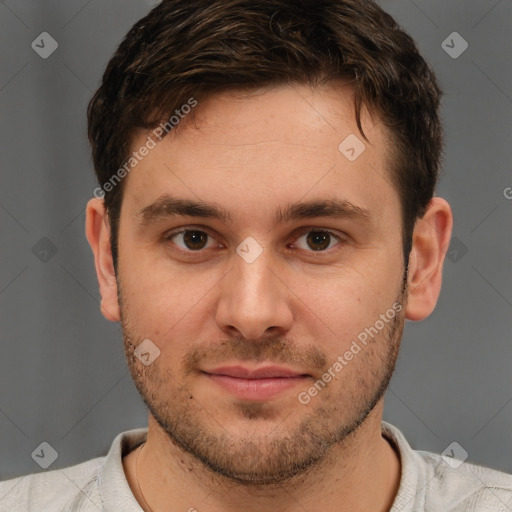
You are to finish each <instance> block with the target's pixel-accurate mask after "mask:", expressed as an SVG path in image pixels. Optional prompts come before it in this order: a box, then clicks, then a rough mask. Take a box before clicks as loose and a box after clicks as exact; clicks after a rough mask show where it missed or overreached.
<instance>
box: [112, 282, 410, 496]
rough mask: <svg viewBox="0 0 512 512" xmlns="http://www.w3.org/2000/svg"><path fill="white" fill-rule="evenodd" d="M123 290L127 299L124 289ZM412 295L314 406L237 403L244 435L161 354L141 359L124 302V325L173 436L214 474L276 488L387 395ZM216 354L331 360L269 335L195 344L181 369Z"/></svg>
mask: <svg viewBox="0 0 512 512" xmlns="http://www.w3.org/2000/svg"><path fill="white" fill-rule="evenodd" d="M405 279H406V277H405ZM118 284H119V283H118ZM118 289H119V290H120V288H118ZM119 295H120V297H119V298H120V299H121V292H119ZM406 299H407V297H406V294H405V288H404V287H402V290H401V292H400V293H399V294H398V296H397V299H396V302H395V303H398V304H402V306H403V307H402V309H401V311H400V312H398V313H397V314H396V316H395V317H394V318H393V319H392V320H390V321H389V323H387V324H386V325H385V327H384V329H383V330H382V331H381V332H380V333H379V335H378V336H376V337H375V339H373V340H371V341H369V342H368V344H367V345H366V346H364V347H363V348H362V350H361V351H360V353H358V354H357V355H355V357H354V359H355V361H352V362H350V363H349V364H348V365H347V367H346V368H344V369H343V370H342V371H341V372H340V375H339V377H340V379H341V383H340V384H338V383H337V379H335V380H333V381H332V382H331V383H330V384H328V385H327V386H326V387H325V388H324V389H323V390H322V391H321V392H319V394H318V395H317V396H316V397H314V398H312V400H311V404H310V405H311V407H310V406H307V407H306V406H304V405H302V404H300V403H299V401H298V400H297V402H296V403H297V405H296V407H297V408H296V409H295V410H293V411H290V413H289V414H288V415H284V416H283V414H282V411H280V410H278V408H277V407H276V406H272V404H265V403H256V402H247V401H234V402H233V409H234V413H236V415H237V420H240V419H241V418H243V419H244V420H245V421H246V422H247V428H245V429H244V433H245V437H241V436H238V437H236V436H234V435H233V434H232V433H230V432H229V425H224V424H223V423H225V422H226V418H223V417H216V414H215V407H214V405H212V404H209V403H208V404H200V403H199V402H198V401H197V399H195V398H194V396H193V393H191V392H190V390H189V389H188V386H187V385H186V384H184V380H183V379H182V380H180V379H181V376H177V375H173V374H172V373H171V372H170V370H169V369H165V368H161V366H160V365H159V364H158V363H159V361H158V359H157V360H156V361H155V362H154V363H153V364H151V365H150V366H144V365H142V364H141V362H140V361H138V359H137V358H136V356H135V354H134V350H135V348H136V346H137V345H138V344H139V343H140V342H141V341H142V339H144V338H143V337H140V336H137V335H136V334H135V332H136V330H135V329H134V328H133V327H132V326H131V324H130V321H129V318H128V316H127V314H126V309H125V307H124V305H122V301H121V300H120V304H121V309H122V311H123V315H122V320H121V325H122V330H123V337H124V346H125V352H126V357H127V361H128V365H129V368H130V372H131V374H132V378H133V380H134V383H135V386H136V387H137V389H138V391H139V393H140V395H141V396H142V399H143V400H144V402H145V404H146V406H147V408H148V410H149V412H150V414H151V415H152V416H153V418H154V419H155V421H156V422H157V423H158V424H159V425H160V427H161V428H162V430H163V431H164V432H165V433H166V434H167V436H168V437H169V439H170V441H171V442H172V443H173V444H174V445H175V446H177V447H178V448H179V449H180V450H182V451H184V452H186V453H188V454H190V455H192V457H193V458H194V459H195V460H196V461H199V462H200V463H202V465H203V466H204V467H205V468H207V469H208V470H209V471H210V472H211V473H212V474H213V475H214V476H217V477H224V479H228V480H229V481H231V482H233V483H236V484H239V485H242V486H246V487H249V486H252V487H262V486H267V487H270V486H275V485H283V484H285V483H286V482H292V481H294V480H296V479H298V478H301V477H303V476H304V475H306V474H307V473H308V472H309V471H310V470H311V469H313V468H314V467H315V466H316V465H318V464H320V463H321V462H322V461H324V460H326V459H327V458H328V454H329V452H330V451H331V449H332V448H333V447H334V446H335V445H338V446H340V445H341V444H343V443H348V442H349V441H350V436H351V435H352V434H354V433H355V432H356V431H357V429H358V428H359V427H360V426H361V425H362V424H363V423H364V422H365V420H366V419H367V418H368V416H369V415H370V413H371V412H372V411H373V410H374V408H375V406H376V405H377V404H378V403H379V401H380V400H381V399H382V397H383V396H384V393H385V392H386V390H387V388H388V386H389V382H390V380H391V377H392V375H393V372H394V368H395V364H396V360H397V357H398V352H399V347H400V341H401V337H402V332H403V327H404V322H405V303H406ZM212 354H213V355H215V356H216V357H217V359H218V361H223V360H228V359H229V358H233V356H237V357H238V358H239V359H240V360H244V359H245V360H252V361H255V360H258V361H272V362H276V361H279V362H283V363H290V361H294V362H295V364H297V360H302V361H303V362H304V363H307V364H309V365H313V366H315V367H317V368H320V367H323V368H324V369H325V370H326V369H327V368H328V367H329V366H331V365H332V364H333V362H331V363H330V364H329V363H328V361H327V360H326V358H325V355H324V354H323V353H322V352H320V351H319V350H318V349H316V348H315V347H310V349H309V351H307V352H304V351H302V352H301V353H298V352H297V349H296V348H294V346H293V345H291V344H289V343H286V342H285V341H283V339H282V338H280V337H272V338H268V339H265V340H263V341H262V342H261V343H260V342H257V343H256V342H254V343H252V342H247V341H245V340H243V339H228V340H225V341H224V342H222V343H217V344H215V345H212V346H210V347H205V346H202V347H200V348H198V347H196V348H193V349H191V351H190V352H189V353H188V354H187V355H186V357H185V360H184V362H183V364H182V370H183V371H182V373H183V375H192V374H193V368H197V367H198V365H199V364H200V362H203V361H204V358H205V357H208V355H210V356H211V355H212ZM211 360H212V359H211V358H209V359H208V361H211ZM303 367H304V368H312V366H303ZM350 369H352V373H351V376H352V378H351V379H347V378H346V377H347V375H346V373H347V371H350ZM312 383H313V381H311V384H312ZM311 384H310V385H311ZM302 391H303V390H302ZM297 412H298V414H299V415H300V416H301V419H300V421H298V422H297V421H294V422H293V423H291V424H290V422H289V421H288V422H287V421H286V420H290V418H292V419H293V418H294V417H295V416H296V415H297ZM217 416H218V415H217ZM262 421H263V422H268V421H273V422H274V423H275V428H273V429H272V430H271V431H270V432H267V433H266V434H264V435H261V434H260V435H258V422H260V423H259V424H260V425H261V422H262ZM267 426H268V425H267ZM265 430H268V428H266V429H265Z"/></svg>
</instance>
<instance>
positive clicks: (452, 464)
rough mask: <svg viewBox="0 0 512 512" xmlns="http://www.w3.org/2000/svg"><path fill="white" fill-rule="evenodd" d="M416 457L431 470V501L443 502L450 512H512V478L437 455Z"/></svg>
mask: <svg viewBox="0 0 512 512" xmlns="http://www.w3.org/2000/svg"><path fill="white" fill-rule="evenodd" d="M416 453H417V454H418V456H419V457H420V458H421V459H422V460H423V462H424V464H426V465H428V466H429V467H430V468H431V474H432V480H431V481H430V483H429V485H428V494H429V496H428V499H429V500H431V501H435V500H438V499H441V500H443V503H446V504H449V506H450V508H449V510H450V512H452V511H453V512H463V511H464V512H466V511H473V510H474V511H478V512H508V511H510V510H511V508H512V475H509V474H507V473H502V472H501V471H497V470H495V469H491V468H488V467H485V466H480V465H477V464H472V463H468V462H462V463H461V462H460V461H457V460H453V459H450V458H448V457H446V456H444V457H443V456H441V455H438V454H435V453H430V452H424V451H418V452H416Z"/></svg>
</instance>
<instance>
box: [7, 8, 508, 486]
mask: <svg viewBox="0 0 512 512" xmlns="http://www.w3.org/2000/svg"><path fill="white" fill-rule="evenodd" d="M154 4H155V2H150V1H144V0H108V1H103V0H89V1H87V0H66V1H63V0H60V1H57V0H47V1H45V2H43V1H36V0H6V1H2V2H0V43H1V44H0V59H1V60H0V63H1V65H0V70H1V71H0V119H1V123H0V130H1V133H0V141H1V157H0V158H1V160H0V161H1V173H0V180H1V181H0V229H1V234H2V244H1V249H0V261H1V265H0V322H1V326H2V328H1V331H0V336H1V349H2V350H1V357H0V479H6V478H10V477H14V476H18V475H21V474H25V473H32V472H36V471H42V469H40V468H39V466H38V465H37V464H36V462H35V461H34V460H33V459H32V457H31V454H32V452H33V451H34V450H35V449H36V447H38V446H39V445H40V443H41V442H43V441H45V442H48V443H50V445H51V446H53V447H54V449H55V450H56V451H57V452H58V459H57V460H56V461H55V462H54V464H53V465H52V466H51V469H55V468H59V467H64V466H68V465H71V464H75V463H78V462H81V461H83V460H86V459H90V458H92V457H96V456H100V455H103V454H105V452H106V451H107V449H108V448H109V447H110V444H111V442H112V440H113V438H114V437H115V436H116V435H117V434H118V433H119V432H121V431H123V430H129V429H132V428H136V427H141V426H145V425H146V412H145V409H144V406H143V404H142V401H141V400H140V398H139V396H138V394H137V392H136V390H135V388H134V386H133V385H132V383H131V378H130V376H129V373H128V370H127V367H126V365H125V361H124V354H123V350H122V340H121V335H120V330H119V327H118V326H117V325H113V324H110V323H108V322H107V321H106V320H104V319H103V317H102V316H101V314H100V311H99V301H98V298H99V294H98V287H97V283H96V277H95V274H94V267H93V258H92V254H91V252H90V249H89V247H88V245H87V242H86V239H85V236H84V207H85V204H86V202H87V200H88V199H89V198H90V197H91V195H92V190H93V189H94V187H95V186H96V184H95V181H94V176H93V170H92V165H91V158H90V154H89V147H88V145H87V139H86V116H85V109H86V105H87V102H88V101H89V99H90V97H91V95H92V93H93V91H94V90H95V89H96V87H97V86H98V84H99V79H100V76H101V74H102V73H103V70H104V68H105V65H106V63H107V61H108V60H109V58H110V56H111V55H112V53H113V52H114V50H115V48H116V47H117V45H118V44H119V43H120V41H121V39H122V37H123V36H124V35H125V33H126V32H127V31H128V29H129V28H130V27H131V25H132V24H133V23H134V22H135V21H136V20H138V19H139V18H141V17H142V16H143V15H144V14H145V13H147V12H148V10H149V8H150V7H151V6H152V5H154ZM381 4H382V5H383V7H384V8H385V9H387V10H388V11H389V12H390V13H391V14H393V15H394V16H395V17H396V18H397V20H398V21H399V23H400V24H401V25H402V26H403V27H404V28H405V29H406V30H408V31H409V32H410V33H411V35H412V36H413V37H414V38H415V39H416V41H417V43H418V45H419V47H420V49H421V50H422V51H423V53H424V55H425V56H426V57H427V59H428V60H429V61H430V62H431V64H432V65H433V66H434V67H435V70H436V72H437V74H438V76H439V78H440V81H441V84H442V87H443V89H444V91H445V93H446V95H445V97H444V102H443V105H444V106H443V118H444V120H445V127H446V136H447V141H446V142H447V146H446V154H445V161H444V170H443V176H442V179H441V183H440V186H439V189H438V194H439V195H441V196H443V197H445V198H446V199H447V200H448V201H449V202H450V203H451V205H452V207H453V211H454V215H455V228H454V235H455V239H454V241H453V242H452V246H451V250H450V253H449V260H448V261H447V263H446V267H445V271H444V287H443V291H442V295H441V298H440V301H439V303H438V306H437V308H436V310H435V312H434V313H433V314H432V316H431V317H430V318H428V319H427V320H425V321H423V322H420V323H413V322H409V321H407V323H406V329H405V334H404V341H403V344H402V351H401V355H400V359H399V362H398V366H397V370H396V374H395V376H394V378H393V380H392V383H391V387H390V390H389V392H388V394H387V400H386V410H385V419H386V420H388V421H390V422H392V423H393V424H395V425H396V426H398V427H399V428H400V429H402V431H403V432H404V434H405V436H406V437H407V438H408V440H409V442H410V443H411V444H412V446H413V447H414V448H416V449H422V450H430V451H434V452H438V453H440V452H442V451H443V450H444V449H445V448H446V447H447V446H448V445H449V444H450V443H451V442H452V441H457V442H458V443H459V444H460V445H461V446H462V447H463V448H464V449H465V450H466V451H467V452H468V453H469V460H470V461H473V462H477V463H480V464H484V465H488V466H491V467H495V468H498V469H501V470H504V471H507V472H512V428H511V427H512V379H511V378H510V375H511V371H510V370H511V368H512V344H511V337H512V336H511V333H512V315H511V313H512V271H511V262H512V243H511V241H512V237H511V230H512V200H509V199H507V198H506V197H505V193H504V191H505V190H506V189H507V187H512V174H511V171H510V163H511V162H510V155H511V150H510V148H511V144H510V142H511V141H510V134H511V115H510V114H511V107H512V80H511V69H512V67H511V65H510V46H509V44H510V32H509V27H510V26H511V21H512V2H511V0H501V1H497V0H488V1H483V0H480V1H476V0H450V1H449V2H446V1H445V0H428V1H426V0H424V1H422V0H415V1H412V0H400V1H399V0H382V2H381ZM454 31H455V32H458V33H460V34H461V36H462V37H463V38H464V39H465V40H466V41H467V42H468V43H469V48H468V49H467V50H466V51H465V52H464V53H463V54H462V55H461V56H460V57H458V58H456V59H454V58H452V57H451V56H449V55H448V54H447V53H446V52H445V50H444V49H443V48H442V42H443V41H444V40H445V39H446V38H447V36H448V35H449V34H451V33H452V32H454ZM42 32H48V33H49V34H50V35H51V36H52V37H53V38H54V39H55V40H56V41H57V42H58V45H59V46H58V49H57V50H56V51H55V52H54V53H53V54H52V55H51V56H50V57H49V58H47V59H43V58H41V57H40V56H39V55H38V53H36V52H35V51H34V49H32V47H31V44H32V41H34V40H36V42H37V40H39V39H36V38H38V36H39V34H41V33H42ZM448 42H449V44H450V45H451V46H454V48H455V50H457V49H459V48H460V42H457V41H454V43H453V44H452V43H451V42H450V41H449V40H448ZM511 196H512V193H511V194H510V195H509V197H511ZM48 239H49V240H50V241H51V242H49V241H48ZM55 251H56V252H55Z"/></svg>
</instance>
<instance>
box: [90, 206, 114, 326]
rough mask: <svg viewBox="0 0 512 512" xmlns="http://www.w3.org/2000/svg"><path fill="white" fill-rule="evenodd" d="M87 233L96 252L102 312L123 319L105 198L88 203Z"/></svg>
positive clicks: (95, 262)
mask: <svg viewBox="0 0 512 512" xmlns="http://www.w3.org/2000/svg"><path fill="white" fill-rule="evenodd" d="M85 234H86V236H87V240H88V241H89V245H90V246H91V249H92V252H93V254H94V265H95V267H96V275H97V277H98V284H99V287H100V294H101V306H100V307H101V312H102V314H103V316H104V317H105V318H106V319H107V320H110V321H111V322H119V321H120V319H121V314H120V308H119V301H118V295H117V280H116V274H115V269H114V262H113V259H112V248H111V242H110V222H109V217H108V214H107V212H106V210H105V204H104V201H103V199H97V198H94V199H91V200H90V201H89V202H88V203H87V209H86V221H85Z"/></svg>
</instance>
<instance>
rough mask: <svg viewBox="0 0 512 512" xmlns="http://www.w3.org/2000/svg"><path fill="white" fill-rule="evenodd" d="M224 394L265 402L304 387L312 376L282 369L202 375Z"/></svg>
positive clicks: (234, 368)
mask: <svg viewBox="0 0 512 512" xmlns="http://www.w3.org/2000/svg"><path fill="white" fill-rule="evenodd" d="M202 374H203V375H205V376H206V377H207V378H208V379H209V380H210V381H211V382H213V383H215V384H216V385H217V386H219V387H220V388H222V389H223V390H225V391H227V392H228V393H231V394H232V395H235V396H237V397H238V398H242V399H245V400H252V401H260V402H261V401H266V400H269V399H271V398H274V397H276V396H278V395H280V394H282V393H283V392H285V391H286V390H289V389H291V388H293V387H295V386H297V385H302V386H305V383H306V382H307V380H308V379H310V378H311V375H308V374H305V373H299V372H296V371H294V370H291V369H289V368H284V367H280V366H265V367H261V368H256V369H250V368H247V367H244V366H224V367H220V368H215V369H212V370H207V371H203V372H202Z"/></svg>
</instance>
